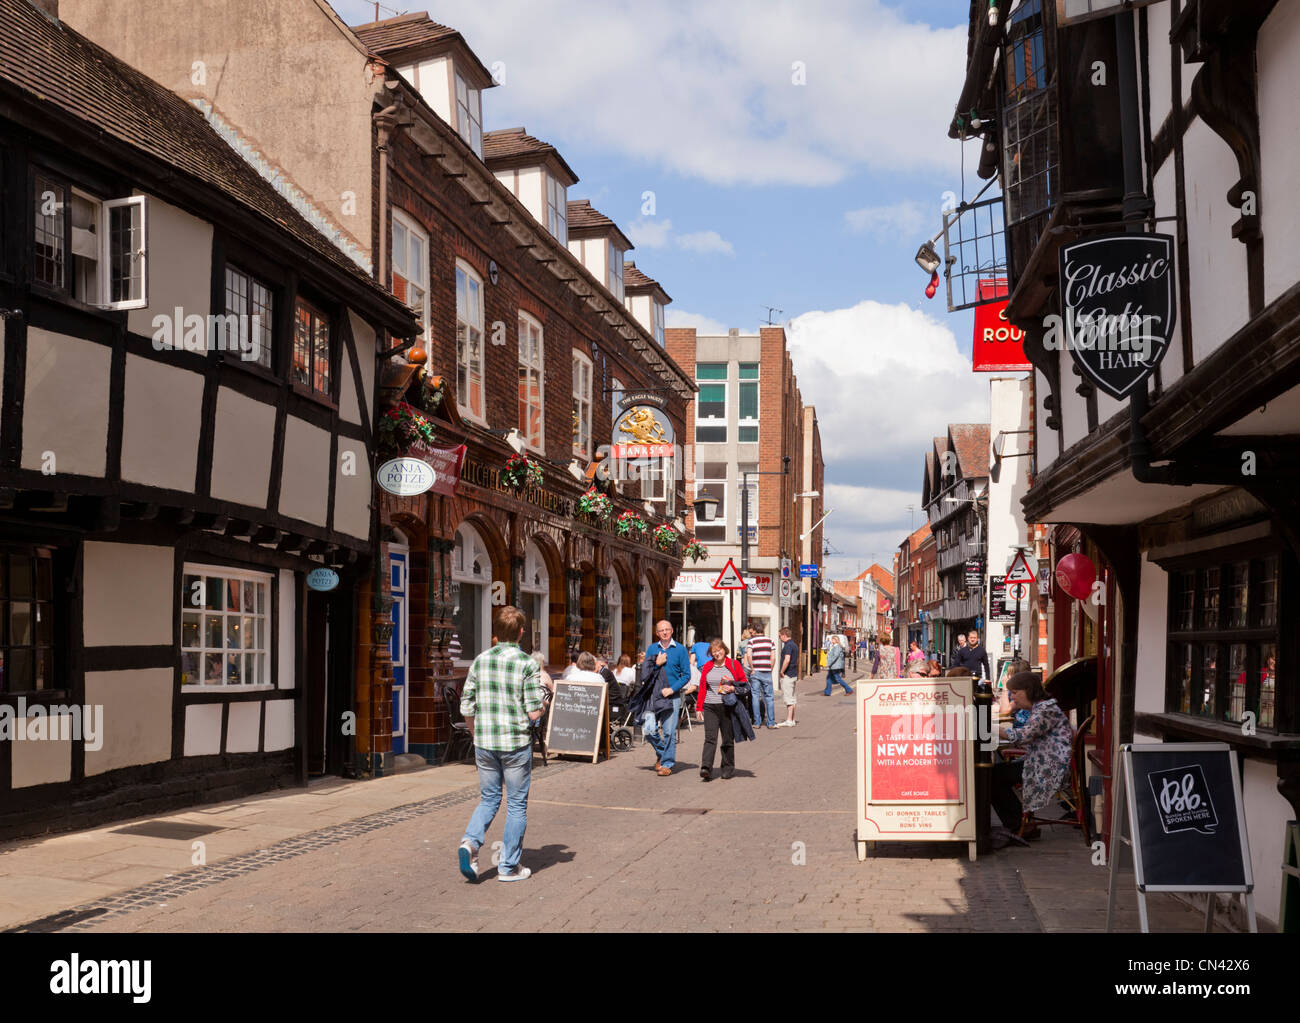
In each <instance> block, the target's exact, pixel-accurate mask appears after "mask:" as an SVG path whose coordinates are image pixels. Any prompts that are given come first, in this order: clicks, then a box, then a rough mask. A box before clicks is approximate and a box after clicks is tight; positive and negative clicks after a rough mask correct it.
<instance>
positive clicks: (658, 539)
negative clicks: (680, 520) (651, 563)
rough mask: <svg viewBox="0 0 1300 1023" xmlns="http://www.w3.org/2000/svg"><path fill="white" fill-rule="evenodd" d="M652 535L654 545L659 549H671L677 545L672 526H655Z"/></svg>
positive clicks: (675, 532)
mask: <svg viewBox="0 0 1300 1023" xmlns="http://www.w3.org/2000/svg"><path fill="white" fill-rule="evenodd" d="M654 537H655V546H656V547H658V548H659V549H660V550H661V551H671V550H672V549H673V548H674V547H676V546H677V530H675V529H673V527H672V526H656V527H655V532H654Z"/></svg>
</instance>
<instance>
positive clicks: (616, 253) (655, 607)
mask: <svg viewBox="0 0 1300 1023" xmlns="http://www.w3.org/2000/svg"><path fill="white" fill-rule="evenodd" d="M61 15H62V16H63V17H65V18H66V19H68V20H70V21H71V22H72V23H73V24H74V25H75V26H77V27H78V28H80V29H81V30H83V31H86V32H87V33H90V34H92V35H93V36H94V37H95V38H96V39H97V40H98V41H100V42H101V43H103V44H104V45H105V46H107V47H109V48H110V49H111V50H113V51H114V52H115V53H117V54H119V55H120V56H121V57H122V58H123V59H125V60H127V61H129V62H130V63H132V64H133V65H134V66H136V67H138V68H140V69H141V70H143V71H145V72H146V73H148V74H150V75H152V76H154V77H155V78H157V79H158V80H159V81H161V82H162V83H163V84H164V85H166V86H168V87H169V88H172V89H175V90H176V91H177V92H178V93H180V94H181V95H183V96H185V97H186V98H188V99H190V100H191V101H192V102H194V103H195V104H196V105H197V106H199V108H200V109H201V110H203V111H204V113H205V114H206V115H207V116H208V117H209V118H210V120H212V122H213V123H214V124H217V125H219V126H221V128H222V130H223V131H225V132H227V133H228V134H229V135H230V136H231V137H232V138H234V139H237V140H238V142H239V145H240V146H241V148H242V149H243V150H245V151H246V152H248V153H249V157H250V160H251V161H252V163H253V165H255V166H258V167H261V168H263V169H264V170H268V169H269V168H272V167H274V168H275V170H274V173H272V174H270V176H271V177H273V178H274V179H275V181H276V182H277V183H278V184H279V186H280V187H283V188H286V189H287V190H288V192H289V193H290V194H291V196H292V198H293V199H294V201H295V202H296V203H297V204H299V205H300V206H302V207H303V208H304V209H306V210H308V211H309V212H310V214H311V215H312V216H313V218H315V219H314V220H313V222H315V221H316V219H318V220H319V221H320V222H321V223H322V225H323V230H326V231H327V232H328V233H329V234H330V237H332V238H333V239H335V241H336V244H337V245H338V246H339V247H340V249H341V250H343V251H346V252H348V253H350V254H351V257H352V258H353V259H354V261H355V262H356V263H357V264H358V265H359V266H362V267H364V268H365V269H366V270H368V271H369V272H371V273H373V274H374V276H375V277H376V279H377V280H378V281H379V282H381V283H382V284H383V285H385V286H387V287H390V288H391V289H392V291H393V292H394V293H395V294H396V295H398V297H400V298H402V299H403V301H405V302H407V303H408V304H409V306H410V307H411V309H412V310H413V311H414V312H415V313H416V315H417V316H418V317H419V318H420V320H421V322H422V324H423V326H424V331H423V336H422V337H421V339H420V341H419V343H418V345H416V346H414V347H413V348H412V349H410V350H408V351H407V352H404V353H401V354H399V355H395V356H394V357H392V358H391V359H390V360H389V361H388V362H387V363H386V364H385V365H384V367H383V370H382V373H381V374H380V379H379V384H380V387H381V394H380V399H379V400H380V406H379V409H378V413H379V416H380V421H381V422H382V421H383V418H384V417H385V416H387V414H388V413H389V411H390V410H392V409H394V408H397V409H401V406H402V403H405V405H406V406H409V407H410V408H411V409H413V410H415V411H416V412H418V413H419V414H420V416H421V418H422V419H424V420H425V421H426V422H427V423H428V424H429V426H430V427H431V431H430V436H431V440H429V443H430V444H431V447H426V448H421V447H420V445H419V444H416V443H414V442H412V441H410V440H409V439H408V440H406V441H403V442H402V443H401V444H399V445H398V447H399V449H400V451H401V453H404V454H411V455H418V454H421V453H423V454H424V455H425V456H426V457H428V458H431V459H436V458H439V457H441V456H439V455H437V454H436V453H437V452H442V451H453V450H454V451H457V452H459V453H460V454H461V456H462V460H461V463H460V465H461V469H460V476H459V479H458V480H457V481H456V483H455V487H454V492H450V493H448V492H443V490H442V488H439V487H435V488H434V489H433V490H430V491H428V492H426V493H423V494H419V495H412V496H396V495H391V494H388V493H385V492H383V491H376V494H375V501H376V504H377V506H378V509H379V514H380V519H381V521H380V526H379V528H380V530H381V533H380V541H381V544H382V549H381V552H380V558H379V561H378V562H377V563H376V572H375V573H373V574H372V575H370V576H367V578H366V579H365V580H363V582H362V584H361V589H360V591H359V605H360V621H359V638H360V643H359V646H358V648H357V651H356V660H355V663H354V669H355V672H356V675H357V679H358V682H357V706H356V714H357V737H356V739H357V750H358V762H357V767H358V769H359V770H361V771H368V772H371V773H384V772H387V771H389V770H391V769H392V768H393V767H394V765H395V763H398V762H397V761H396V760H395V758H396V757H397V756H399V755H401V754H403V753H406V754H411V753H414V754H418V755H420V756H422V757H423V758H424V759H426V760H431V759H434V758H435V757H436V756H437V754H438V752H439V746H440V744H441V743H442V742H444V741H445V739H446V737H447V733H448V719H447V715H446V711H445V709H444V708H445V702H446V699H447V694H448V693H451V694H453V695H454V693H455V691H456V689H457V687H458V686H459V682H460V680H461V679H463V677H464V674H465V671H466V670H467V668H468V665H469V662H470V660H471V659H472V658H473V656H474V655H475V654H476V653H477V652H478V651H479V650H481V649H483V648H484V647H485V646H487V645H488V643H489V642H490V640H491V624H490V623H491V608H492V606H493V605H494V603H501V602H504V601H513V602H515V603H518V604H520V605H521V606H523V607H524V609H525V610H526V611H528V613H529V616H530V629H531V636H530V641H531V643H533V644H535V645H537V646H538V647H539V648H540V649H542V650H544V651H545V653H546V655H547V657H548V660H549V662H550V663H551V664H552V665H553V666H559V667H560V668H562V667H563V665H564V663H566V661H567V658H568V656H569V654H570V653H572V652H573V651H575V650H576V649H578V648H579V647H581V648H586V649H594V650H596V651H597V652H601V653H607V654H611V655H613V654H617V653H619V652H623V651H626V652H628V653H631V652H633V650H634V649H635V647H636V646H638V645H644V644H645V643H646V642H647V641H648V639H649V636H650V629H651V623H652V621H653V619H654V618H655V617H656V616H662V615H663V613H664V610H665V604H666V600H667V595H668V593H669V591H670V589H671V585H672V581H673V579H674V578H675V576H676V573H677V572H678V570H679V569H680V567H681V553H680V550H681V542H680V539H681V534H680V533H679V532H678V531H677V530H673V529H671V528H668V527H669V526H670V523H671V522H672V521H673V519H674V518H675V516H676V515H678V514H680V512H681V510H682V507H683V503H684V500H685V490H684V484H683V480H682V479H681V478H680V477H681V475H682V472H683V469H687V468H688V460H686V459H684V458H675V459H673V460H672V461H671V463H670V464H671V467H672V473H673V476H674V478H673V479H672V480H671V481H666V480H663V479H662V476H663V466H664V460H663V459H662V457H659V458H658V460H657V470H656V468H654V467H651V468H649V472H650V473H652V474H653V473H655V472H656V471H657V472H658V473H659V478H658V479H657V480H655V486H647V481H646V480H645V479H644V476H645V474H646V471H647V468H646V466H644V465H643V466H639V467H638V468H637V473H638V474H639V477H640V478H637V479H636V480H634V481H633V480H627V481H624V482H617V481H616V480H607V479H606V477H607V476H614V477H617V476H619V475H627V473H626V472H624V471H622V470H620V471H615V472H611V471H609V470H607V469H606V468H605V466H606V465H608V464H609V463H610V461H612V457H611V456H612V454H613V452H612V451H611V447H612V446H613V445H615V444H618V443H620V442H623V441H628V440H632V439H636V438H634V437H628V436H625V435H624V434H623V433H622V432H621V431H620V429H619V427H618V425H617V424H622V423H624V422H625V421H626V416H625V415H623V414H621V413H622V411H623V410H621V409H616V408H615V399H616V397H618V396H622V397H631V396H635V395H643V396H645V398H646V401H645V403H644V404H642V405H640V406H638V408H640V409H641V410H642V411H643V412H644V414H645V415H646V416H649V417H651V418H652V419H655V421H656V423H657V425H658V426H659V427H660V428H667V429H664V433H665V434H671V435H673V436H674V437H676V438H681V437H682V436H683V435H684V434H685V422H684V409H685V402H686V401H687V400H688V399H689V397H690V396H691V395H692V394H693V393H694V383H693V380H692V378H691V377H690V376H689V375H687V374H685V373H683V372H682V370H681V369H680V368H679V367H678V366H677V364H676V363H675V362H674V361H673V360H672V358H671V357H669V356H668V354H667V353H666V352H665V351H664V348H663V339H662V332H661V331H660V332H658V333H656V331H655V324H656V322H658V323H662V304H663V301H662V300H666V296H662V294H660V299H661V301H660V302H659V308H658V319H657V320H656V318H655V309H654V303H653V302H652V303H645V304H646V306H647V307H646V309H644V310H638V308H636V305H637V301H636V300H637V298H638V296H632V295H628V294H627V293H625V291H624V276H621V275H620V273H619V272H618V265H619V263H620V262H621V260H622V256H623V253H624V252H625V251H626V248H627V247H628V245H629V244H630V243H629V242H628V241H627V239H626V238H625V237H624V236H623V235H622V233H621V232H619V231H618V230H617V228H615V227H613V225H612V222H610V221H608V219H607V218H603V217H602V216H601V215H600V214H599V211H595V210H591V209H590V207H589V206H587V207H583V208H582V209H580V210H578V211H577V221H576V223H575V226H576V228H577V229H576V230H575V231H574V232H573V233H572V234H571V233H570V231H569V215H570V202H569V194H568V193H569V189H570V188H571V187H572V186H573V185H574V184H576V182H577V175H576V174H575V173H574V171H573V170H572V169H571V168H569V167H568V165H567V164H566V163H565V162H564V160H563V159H562V158H561V157H560V155H559V153H558V152H557V151H556V150H555V148H554V147H552V146H550V145H548V144H547V143H545V142H544V141H542V140H539V139H536V138H534V137H533V136H530V135H528V134H527V132H526V131H525V130H524V129H522V128H519V129H513V130H508V131H502V132H491V131H485V130H484V118H483V108H484V100H485V97H486V95H487V94H488V92H489V90H490V89H491V88H492V87H493V86H494V81H493V78H492V76H491V73H490V72H489V70H488V69H487V68H486V67H485V66H484V64H483V63H482V61H480V60H479V58H478V57H477V56H476V55H475V54H474V52H473V51H472V50H471V49H470V47H469V46H468V44H467V42H466V40H465V39H464V38H463V37H462V36H461V35H460V34H459V33H458V32H456V31H455V30H454V29H453V28H449V27H447V26H442V25H438V24H436V23H434V22H432V21H430V20H429V18H428V16H427V15H425V14H413V15H405V16H402V17H398V18H391V19H388V20H386V21H381V22H376V23H373V24H370V25H362V26H356V27H355V28H349V27H348V26H346V25H344V24H343V23H342V22H341V21H340V20H339V19H338V17H337V15H336V14H335V13H334V12H333V10H332V9H331V8H330V7H329V5H328V4H327V3H325V2H324V0H316V2H314V3H307V4H301V5H296V6H295V7H294V9H293V11H292V12H290V13H285V12H284V11H280V12H278V13H277V14H276V15H275V16H270V15H268V13H267V9H266V5H265V4H263V3H261V2H259V0H233V2H225V0H221V2H218V0H158V2H157V3H154V4H152V5H151V7H150V25H151V32H150V36H149V38H148V39H145V38H142V36H141V35H140V34H139V33H135V32H133V31H131V28H130V26H129V24H128V23H127V22H125V21H123V20H122V19H120V18H117V17H115V16H114V15H113V4H112V3H105V2H104V0H63V2H62V4H61ZM303 60H306V61H308V64H307V65H303V64H302V63H301V62H302V61H303ZM196 61H197V62H198V63H199V64H200V65H202V66H203V67H204V68H207V69H209V72H210V71H211V69H212V68H216V67H221V68H224V69H226V71H225V73H224V75H223V76H222V77H221V78H220V80H218V78H217V76H216V75H214V74H212V73H209V74H208V75H207V76H206V77H203V76H200V75H196V73H195V70H194V68H195V62H196ZM291 62H292V63H293V66H294V68H295V73H294V74H292V75H286V74H285V73H284V68H285V67H286V66H288V65H289V64H290V63H291ZM218 86H220V87H218ZM325 111H328V112H329V115H328V118H329V119H328V124H326V123H325V121H324V120H323V116H324V115H323V113H322V112H325ZM322 138H328V151H327V153H324V152H323V151H322V149H321V139H322ZM252 140H256V143H255V144H254V142H253V141H252ZM575 205H580V204H575ZM629 299H632V301H631V302H629V301H628V300H629ZM629 306H631V307H632V308H629ZM643 313H644V314H648V315H649V317H650V319H649V320H648V324H647V322H646V321H643V319H642V318H641V317H642V314H643ZM620 392H621V395H620ZM656 403H657V404H656ZM616 413H620V414H617V415H616ZM403 414H405V413H404V412H403ZM512 430H517V431H518V434H515V435H511V434H510V431H512ZM508 435H509V436H510V437H511V440H513V441H514V443H515V444H516V445H518V446H519V447H520V448H521V449H522V452H523V453H524V454H526V455H527V456H528V457H529V458H530V459H532V460H533V461H534V462H535V463H536V464H537V466H538V468H540V470H541V473H542V482H541V483H540V484H536V483H534V484H529V485H525V486H522V487H519V488H515V487H514V486H511V485H509V484H508V483H507V482H504V481H503V471H504V470H505V469H506V463H507V460H508V459H509V458H510V456H511V455H512V454H513V453H514V452H513V451H512V447H511V445H510V444H508V443H507V436H508ZM426 439H427V438H426ZM462 447H463V449H464V450H463V452H462V451H461V450H460V449H461V448H462ZM413 449H414V450H413ZM593 483H595V484H599V485H600V486H601V488H603V489H605V490H606V491H607V496H608V497H610V499H611V500H612V502H613V505H614V512H613V515H611V516H610V518H609V519H605V520H602V519H600V518H598V517H593V516H584V515H581V514H578V512H577V505H578V501H579V500H580V498H581V497H582V495H583V494H584V493H585V492H586V491H587V490H588V489H589V488H590V487H591V486H592V484H593ZM624 512H633V513H636V514H637V515H638V516H639V517H640V518H641V519H642V520H643V521H644V522H645V523H646V524H647V526H648V528H647V529H646V530H645V531H644V532H635V531H634V532H632V533H629V534H627V535H623V534H620V533H619V532H618V531H617V528H616V525H615V520H616V516H618V515H620V514H622V513H624ZM659 527H665V529H664V530H661V531H660V533H659V537H660V542H662V544H663V546H660V543H657V542H656V540H655V534H654V530H655V529H657V528H659ZM665 530H666V532H665ZM668 533H672V534H674V535H676V536H678V537H679V540H677V541H674V540H672V539H671V537H670V536H668Z"/></svg>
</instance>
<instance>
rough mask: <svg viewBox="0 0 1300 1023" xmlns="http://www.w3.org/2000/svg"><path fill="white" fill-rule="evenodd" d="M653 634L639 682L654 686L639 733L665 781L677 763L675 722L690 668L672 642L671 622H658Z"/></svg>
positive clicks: (686, 657) (681, 650) (685, 656)
mask: <svg viewBox="0 0 1300 1023" xmlns="http://www.w3.org/2000/svg"><path fill="white" fill-rule="evenodd" d="M655 635H656V636H658V637H659V640H658V642H655V643H651V644H650V647H649V649H647V650H646V652H645V668H644V674H643V676H642V681H643V682H646V681H651V680H653V682H654V686H653V687H652V688H651V690H650V692H649V694H647V695H648V699H647V700H646V702H645V703H644V706H643V708H642V722H643V724H642V730H643V732H644V735H645V737H646V741H647V742H649V743H650V745H651V746H653V747H654V751H655V773H656V774H657V775H659V776H660V777H661V778H667V777H668V776H669V775H670V774H672V773H673V767H674V766H675V765H676V763H677V719H678V717H679V716H680V715H681V711H682V699H681V694H682V691H683V690H684V689H686V688H687V686H688V684H689V683H690V681H691V665H690V659H689V655H688V654H687V652H686V648H685V647H684V646H682V645H681V644H680V643H678V642H677V641H676V640H675V639H673V626H672V622H669V621H662V622H659V624H657V625H656V626H655ZM638 695H640V694H638ZM661 732H662V735H661V734H660V733H661Z"/></svg>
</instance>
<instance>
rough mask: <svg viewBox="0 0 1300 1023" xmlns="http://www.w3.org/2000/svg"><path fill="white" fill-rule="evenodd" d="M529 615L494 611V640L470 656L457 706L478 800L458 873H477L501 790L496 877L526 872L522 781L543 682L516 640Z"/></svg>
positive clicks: (528, 773)
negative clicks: (470, 737)
mask: <svg viewBox="0 0 1300 1023" xmlns="http://www.w3.org/2000/svg"><path fill="white" fill-rule="evenodd" d="M526 624H527V617H526V616H525V614H524V613H523V612H522V611H520V610H519V608H517V607H503V608H502V609H501V610H500V611H499V612H498V613H497V619H496V636H497V638H498V642H497V644H496V645H495V646H494V647H492V649H491V650H488V651H485V652H484V653H481V654H479V655H478V656H477V657H476V658H474V663H473V664H472V665H470V669H469V675H468V676H467V677H466V679H465V688H464V689H463V690H461V694H460V712H461V714H462V715H463V716H464V718H465V723H466V724H467V725H469V727H470V731H472V732H473V733H474V762H475V764H476V766H477V767H478V787H479V804H478V807H477V808H476V809H475V810H474V816H472V817H471V818H470V821H469V827H467V828H466V829H465V837H464V838H463V839H462V840H461V843H460V848H459V849H458V850H457V857H458V859H459V861H460V872H461V873H462V874H463V875H465V878H466V879H467V880H469V881H477V880H478V851H479V849H480V848H481V847H482V845H483V841H484V835H485V833H486V832H487V829H488V828H489V827H490V826H491V824H492V821H493V819H494V818H495V817H496V815H497V811H498V810H499V809H500V808H501V789H502V783H503V782H504V785H505V791H506V833H505V840H504V842H503V843H502V849H501V862H500V865H499V866H498V868H497V880H498V881H524V880H527V879H528V878H529V877H530V876H531V875H532V871H531V870H529V869H528V868H527V867H521V866H519V857H520V856H521V855H522V854H523V846H524V830H525V829H526V828H527V827H528V788H529V785H530V784H531V783H532V773H533V741H532V739H533V735H532V729H531V727H530V726H531V723H532V722H533V721H536V720H537V719H538V718H540V717H541V716H542V707H543V694H544V692H545V689H544V687H543V684H542V681H541V675H540V672H539V669H538V667H537V662H536V661H534V660H533V659H532V658H531V657H529V656H528V655H527V654H526V653H524V652H523V650H521V649H520V647H519V637H520V636H522V635H523V631H524V626H525V625H526Z"/></svg>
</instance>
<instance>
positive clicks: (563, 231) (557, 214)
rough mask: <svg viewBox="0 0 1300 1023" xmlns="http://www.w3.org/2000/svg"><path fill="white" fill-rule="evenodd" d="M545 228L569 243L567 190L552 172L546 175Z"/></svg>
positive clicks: (560, 239) (562, 242)
mask: <svg viewBox="0 0 1300 1023" xmlns="http://www.w3.org/2000/svg"><path fill="white" fill-rule="evenodd" d="M546 230H548V231H550V232H551V234H553V235H554V236H555V237H556V238H557V239H558V240H559V242H560V244H561V245H566V246H567V245H568V244H569V190H568V188H567V187H566V186H565V185H563V184H561V183H560V179H559V178H557V177H556V176H555V175H554V174H547V175H546Z"/></svg>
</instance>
